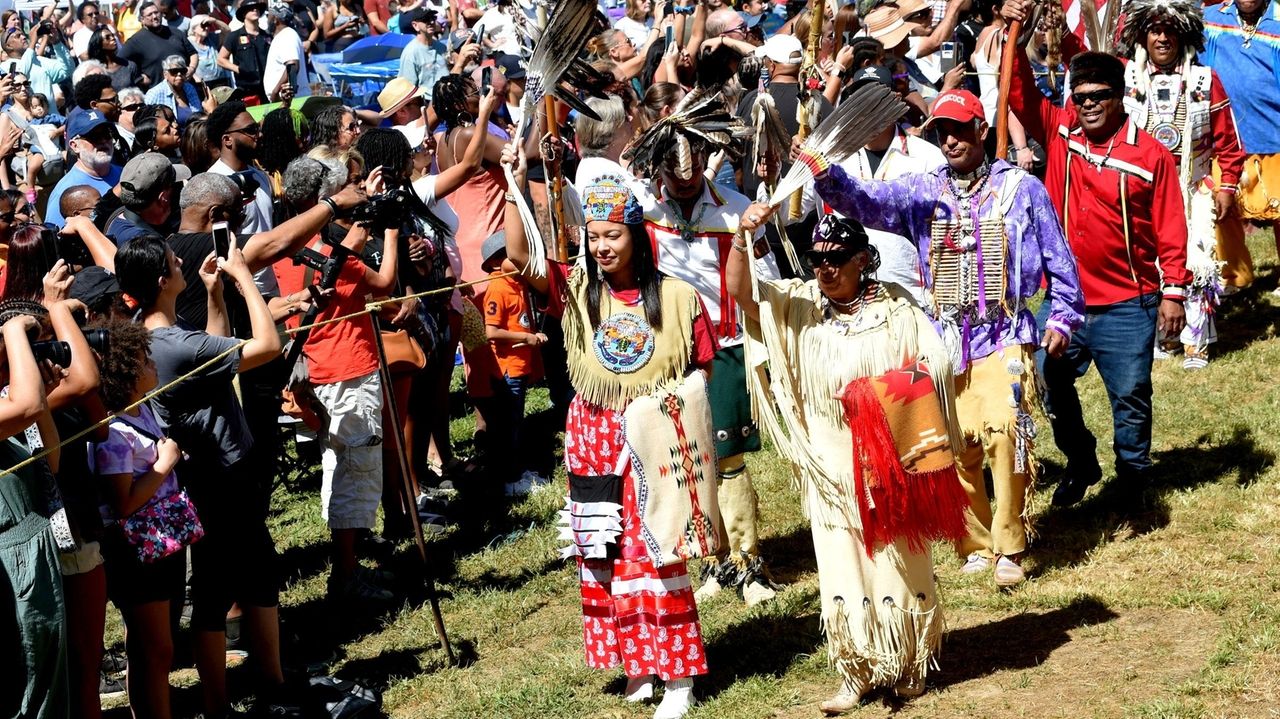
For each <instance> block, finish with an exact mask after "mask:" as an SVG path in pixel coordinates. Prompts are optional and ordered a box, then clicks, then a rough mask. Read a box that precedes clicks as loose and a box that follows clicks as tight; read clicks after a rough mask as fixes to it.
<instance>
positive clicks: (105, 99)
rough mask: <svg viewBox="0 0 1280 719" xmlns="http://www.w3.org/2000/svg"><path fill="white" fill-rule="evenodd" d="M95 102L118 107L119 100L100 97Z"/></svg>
mask: <svg viewBox="0 0 1280 719" xmlns="http://www.w3.org/2000/svg"><path fill="white" fill-rule="evenodd" d="M95 102H105V103H107V104H108V105H119V104H120V99H119V98H115V97H100V98H98V99H97V100H96V101H95Z"/></svg>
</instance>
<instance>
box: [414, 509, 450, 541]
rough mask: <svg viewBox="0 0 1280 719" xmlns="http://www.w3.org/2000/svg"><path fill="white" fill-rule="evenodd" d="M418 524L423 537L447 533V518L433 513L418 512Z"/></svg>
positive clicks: (448, 524)
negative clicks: (420, 526)
mask: <svg viewBox="0 0 1280 719" xmlns="http://www.w3.org/2000/svg"><path fill="white" fill-rule="evenodd" d="M418 523H419V524H421V525H422V536H423V537H434V536H437V535H441V534H444V533H445V532H447V531H449V526H450V523H449V518H448V517H446V516H444V515H443V514H435V513H433V512H418Z"/></svg>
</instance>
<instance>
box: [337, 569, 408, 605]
mask: <svg viewBox="0 0 1280 719" xmlns="http://www.w3.org/2000/svg"><path fill="white" fill-rule="evenodd" d="M337 598H338V599H340V600H342V601H346V602H352V603H356V604H366V603H388V602H393V601H395V598H396V597H395V595H394V594H392V593H391V592H388V591H387V590H385V589H383V588H381V587H376V586H374V585H372V584H370V583H369V582H366V581H365V580H363V579H361V578H360V576H359V575H356V576H354V577H352V578H351V579H350V580H348V581H347V583H346V584H344V585H343V586H342V588H341V589H340V590H338V593H337Z"/></svg>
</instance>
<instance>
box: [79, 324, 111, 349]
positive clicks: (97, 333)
mask: <svg viewBox="0 0 1280 719" xmlns="http://www.w3.org/2000/svg"><path fill="white" fill-rule="evenodd" d="M84 339H85V341H86V342H88V343H89V347H90V348H92V349H93V351H94V352H97V353H98V354H100V355H104V354H106V353H107V349H108V348H110V347H111V330H104V329H94V330H84Z"/></svg>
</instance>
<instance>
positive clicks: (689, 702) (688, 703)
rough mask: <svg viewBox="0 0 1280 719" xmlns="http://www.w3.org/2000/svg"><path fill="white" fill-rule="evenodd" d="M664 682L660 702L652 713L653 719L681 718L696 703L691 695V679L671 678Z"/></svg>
mask: <svg viewBox="0 0 1280 719" xmlns="http://www.w3.org/2000/svg"><path fill="white" fill-rule="evenodd" d="M666 684H667V687H666V690H665V691H664V692H663V695H662V703H661V704H659V705H658V709H657V711H655V712H654V713H653V719H682V717H684V716H685V715H686V714H688V713H689V710H690V709H692V708H693V705H694V704H697V700H696V699H694V697H693V679H691V678H685V679H672V680H670V681H668V682H667V683H666Z"/></svg>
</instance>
